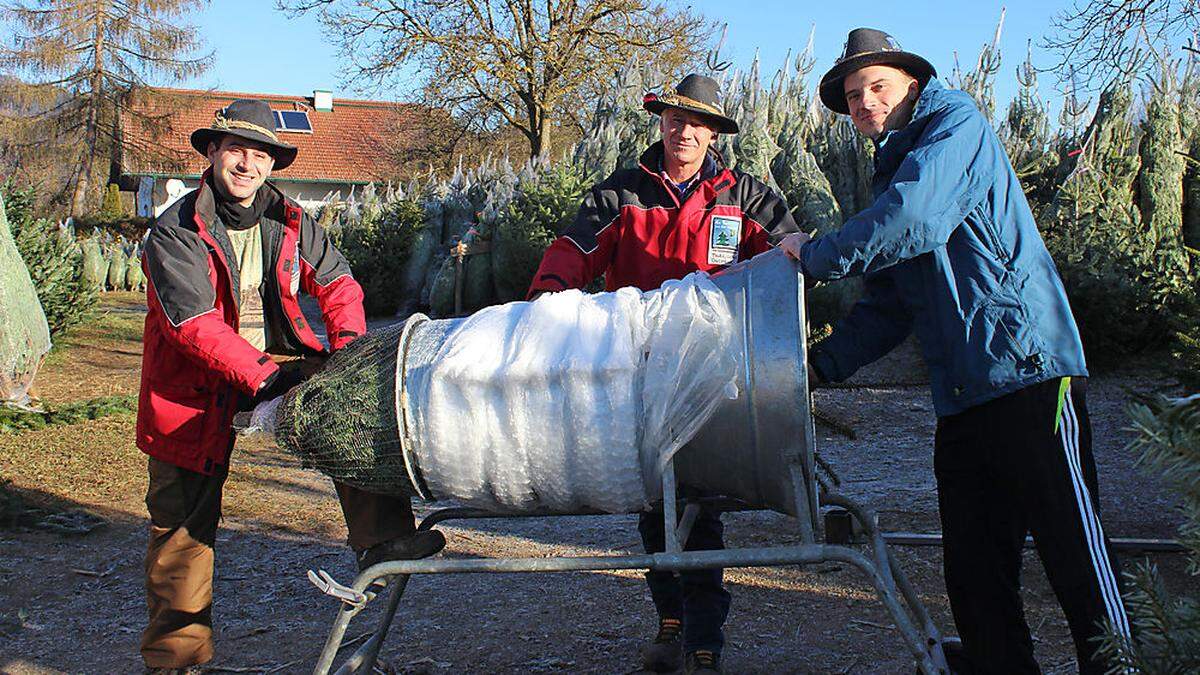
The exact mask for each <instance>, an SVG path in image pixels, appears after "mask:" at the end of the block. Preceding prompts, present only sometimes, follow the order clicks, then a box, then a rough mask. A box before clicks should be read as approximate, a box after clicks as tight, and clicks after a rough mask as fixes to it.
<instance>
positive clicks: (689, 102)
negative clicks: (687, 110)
mask: <svg viewBox="0 0 1200 675" xmlns="http://www.w3.org/2000/svg"><path fill="white" fill-rule="evenodd" d="M658 100H659V101H662V102H663V103H666V104H667V105H674V106H678V105H680V104H683V105H686V106H690V107H692V108H699V109H701V110H703V111H704V112H707V113H710V114H713V115H717V116H720V117H724V116H725V113H723V112H721V111H720V109H718V108H717V107H716V106H712V105H709V104H707V103H704V102H703V101H697V100H696V99H694V98H691V97H688V96H684V95H683V94H666V95H665V96H660V97H659V99H658Z"/></svg>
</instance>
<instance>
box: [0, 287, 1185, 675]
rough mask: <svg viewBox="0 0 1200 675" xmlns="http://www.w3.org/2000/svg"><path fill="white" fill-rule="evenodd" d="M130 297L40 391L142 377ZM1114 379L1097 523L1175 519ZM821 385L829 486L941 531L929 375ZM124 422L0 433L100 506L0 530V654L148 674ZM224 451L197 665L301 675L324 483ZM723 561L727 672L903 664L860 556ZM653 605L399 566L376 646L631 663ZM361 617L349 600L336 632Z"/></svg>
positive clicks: (888, 515) (574, 583)
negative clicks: (80, 532) (69, 531)
mask: <svg viewBox="0 0 1200 675" xmlns="http://www.w3.org/2000/svg"><path fill="white" fill-rule="evenodd" d="M139 302H143V300H141V298H140V297H138V296H132V297H129V296H119V297H115V298H114V297H109V298H107V299H106V302H105V306H106V308H108V309H109V310H110V311H109V312H108V314H107V315H106V317H105V318H104V319H103V320H102V321H100V322H96V323H95V324H94V325H92V326H90V327H89V328H88V329H87V330H86V331H81V332H80V333H78V334H77V336H76V337H75V338H72V340H71V342H72V345H71V347H70V348H69V349H66V350H64V351H62V352H60V353H57V354H56V355H55V356H54V357H53V358H52V359H51V361H50V363H49V364H48V366H47V367H46V369H45V371H44V372H43V374H42V376H41V377H40V378H39V383H40V389H41V394H42V396H43V397H45V398H46V399H47V400H51V401H65V400H72V399H76V398H85V397H91V396H98V395H107V394H127V393H134V392H136V390H137V386H138V366H139V364H140V359H139V356H138V355H139V354H140V344H138V337H139V336H140V315H139V313H138V310H137V307H138V303H139ZM902 365H903V364H901V365H900V366H896V365H895V364H893V365H892V366H888V365H887V364H884V365H883V366H882V368H883V369H882V370H877V371H875V372H874V374H872V373H866V374H864V375H865V376H866V377H868V378H870V377H874V378H876V379H877V380H878V381H895V380H896V378H895V377H891V376H890V375H889V374H888V371H887V368H889V367H892V368H901V367H902ZM1127 386H1132V387H1136V388H1138V389H1148V388H1155V387H1160V386H1162V383H1160V382H1156V381H1153V380H1145V379H1135V380H1132V381H1130V380H1128V379H1127V378H1125V377H1123V376H1120V375H1118V376H1109V377H1101V378H1095V379H1094V381H1093V386H1092V390H1091V392H1090V393H1089V396H1090V401H1091V408H1092V411H1093V416H1094V424H1095V429H1096V437H1097V443H1096V455H1097V457H1098V462H1099V466H1100V480H1101V485H1102V497H1101V506H1102V510H1103V512H1104V517H1105V519H1106V521H1105V522H1106V526H1107V527H1108V529H1109V531H1110V532H1111V533H1112V534H1113V535H1115V536H1127V535H1128V536H1132V535H1137V536H1170V535H1171V534H1172V532H1173V528H1174V526H1175V524H1176V522H1177V521H1176V519H1175V516H1174V515H1173V512H1172V510H1171V509H1170V505H1171V504H1172V500H1171V499H1170V497H1169V496H1167V495H1164V494H1163V493H1162V490H1161V489H1160V487H1159V486H1158V485H1157V484H1156V483H1155V482H1154V481H1150V480H1148V479H1146V478H1144V477H1143V476H1141V474H1139V473H1137V472H1136V471H1134V470H1133V469H1132V468H1131V466H1132V459H1133V458H1132V457H1130V456H1128V455H1127V453H1125V452H1124V451H1123V450H1122V447H1123V445H1124V442H1125V432H1123V431H1122V430H1121V429H1122V427H1124V425H1125V418H1124V413H1123V400H1124V392H1123V388H1124V387H1127ZM817 400H818V404H819V405H820V406H821V407H822V408H824V409H826V410H829V411H830V412H832V413H834V414H835V415H837V416H838V417H839V418H840V419H843V420H846V421H849V422H850V423H852V424H853V426H854V427H855V428H856V431H857V432H858V434H859V438H858V439H857V440H854V441H850V440H847V439H845V438H841V437H838V436H836V435H835V434H833V433H832V432H830V431H829V430H827V429H820V430H819V437H820V440H821V446H820V447H821V452H822V454H823V455H824V456H825V457H826V458H827V459H828V460H829V461H830V463H831V464H832V465H833V467H834V469H835V470H836V471H837V473H838V474H839V475H840V476H841V478H842V480H843V489H844V490H845V491H846V492H848V493H849V494H851V495H852V496H854V497H856V498H859V499H861V500H862V501H863V502H864V503H868V504H870V505H871V506H873V507H875V508H876V509H878V510H879V511H880V514H881V522H882V524H883V525H884V527H885V528H886V529H889V530H905V531H932V530H936V528H937V519H936V500H935V496H934V493H933V484H932V470H931V451H930V447H931V437H932V430H933V413H932V410H931V406H930V404H929V400H928V394H927V393H926V391H925V390H924V389H923V388H919V387H894V386H893V387H887V386H881V387H877V388H867V389H838V390H822V391H819V392H818V393H817ZM132 436H133V421H132V419H130V418H109V419H104V420H97V421H94V422H88V423H85V424H79V425H75V426H71V427H59V428H52V429H45V430H40V431H36V432H26V433H23V434H20V435H5V436H0V478H4V479H7V480H8V481H11V485H12V487H13V488H14V489H16V490H17V491H18V493H19V494H20V495H21V497H22V498H23V499H24V500H25V501H27V502H29V503H32V504H35V505H37V504H43V505H49V506H52V507H53V508H54V509H71V508H74V509H86V510H87V511H89V512H91V513H94V514H97V515H99V516H102V517H103V518H104V519H105V520H106V521H107V525H105V526H104V527H102V528H100V529H97V530H95V531H93V532H91V533H90V534H87V535H84V536H65V535H62V534H59V533H54V532H48V531H44V530H41V529H37V528H36V527H20V528H16V529H13V528H8V529H0V673H119V672H120V673H128V672H139V671H140V668H141V665H140V660H139V658H138V656H137V643H138V637H139V632H140V630H141V627H142V623H143V620H144V619H143V617H144V611H145V609H144V607H145V605H144V597H143V593H142V586H141V564H142V552H143V547H144V545H145V530H146V526H147V523H146V517H145V506H144V504H142V496H143V494H144V490H145V458H144V456H142V455H141V453H139V452H138V451H137V450H136V449H135V448H134V447H133V444H132V440H131V439H132ZM235 455H236V459H235V461H234V465H233V469H232V472H231V477H230V481H229V484H228V487H227V489H226V495H225V496H226V499H225V518H224V522H223V525H222V530H221V532H220V534H219V536H218V550H217V559H218V562H217V578H216V604H215V617H216V624H217V641H218V656H217V659H216V660H215V661H214V662H213V663H212V664H210V666H211V671H212V672H283V673H293V672H295V673H302V672H308V671H310V670H311V666H312V663H313V661H314V660H315V657H316V654H317V653H318V652H319V651H320V648H321V644H322V643H323V641H324V638H325V635H326V633H327V631H328V629H329V625H330V623H331V621H332V618H333V615H334V613H335V611H336V609H337V607H336V603H335V602H334V601H333V600H331V599H329V598H326V597H323V596H321V595H319V594H318V593H317V591H316V590H315V589H314V588H313V587H312V586H311V585H309V583H308V581H307V580H306V579H305V571H306V570H307V569H310V568H316V567H321V568H324V569H327V570H329V571H330V572H331V573H333V574H334V576H335V577H336V578H338V579H340V580H342V581H349V580H350V579H351V576H352V562H351V558H350V555H349V552H348V551H347V549H345V548H344V547H343V546H342V545H341V539H342V537H343V536H344V534H345V530H344V526H343V524H342V522H341V516H340V513H339V511H338V506H337V503H336V500H335V499H334V497H333V491H332V489H331V486H330V484H329V482H328V481H327V480H326V479H324V478H323V477H322V476H320V475H318V474H315V473H311V472H308V471H304V470H301V469H300V468H298V467H297V466H296V465H295V463H294V462H293V461H292V460H291V459H290V458H288V457H287V456H285V455H283V454H282V453H280V452H279V451H278V450H277V449H276V448H274V447H272V446H269V445H265V444H262V443H257V444H255V443H246V442H243V443H240V444H239V446H238V448H237V451H236V453H235ZM425 511H427V509H425ZM725 522H726V532H727V534H728V540H729V544H730V545H731V546H759V545H768V544H782V543H787V542H792V541H796V540H797V539H798V537H797V536H796V534H795V532H794V526H793V525H792V524H791V521H789V520H788V519H786V518H784V517H782V516H778V515H775V514H770V513H738V514H727V515H726V516H725ZM444 529H445V531H446V533H447V538H448V539H449V542H450V543H449V546H448V548H447V553H446V554H445V555H449V556H489V557H500V556H532V557H542V556H549V555H583V554H603V553H611V552H621V551H639V550H640V544H639V540H638V537H637V531H636V519H635V518H634V517H633V516H603V517H573V518H556V519H526V520H509V521H473V522H454V523H452V524H449V525H447V526H445V527H444ZM896 555H897V556H898V558H899V559H900V561H901V564H902V566H903V568H904V569H905V570H906V571H907V572H908V574H909V576H910V577H911V579H912V580H913V582H914V584H915V585H916V587H917V588H918V589H919V591H920V592H921V594H922V596H923V597H924V599H925V602H926V603H927V605H928V607H929V608H930V610H931V611H932V612H933V614H934V617H935V619H936V620H937V622H938V623H939V625H941V626H942V627H944V628H949V626H950V617H949V611H948V608H947V606H946V600H945V595H944V590H943V587H942V582H941V574H940V566H941V558H940V550H939V549H937V548H898V549H896ZM1130 562H1131V561H1130V560H1128V559H1127V560H1126V564H1127V565H1128V564H1129V563H1130ZM1157 562H1159V564H1160V565H1161V566H1162V567H1163V568H1164V571H1165V572H1166V575H1167V582H1168V584H1169V585H1171V586H1173V587H1175V588H1181V587H1183V586H1182V585H1183V584H1184V583H1186V577H1185V575H1184V574H1183V572H1182V569H1181V568H1182V562H1183V561H1182V559H1181V558H1180V557H1179V556H1159V557H1157ZM1026 564H1027V567H1026V570H1025V572H1026V577H1025V578H1026V581H1027V590H1026V594H1025V601H1026V606H1027V611H1028V618H1029V624H1030V626H1031V628H1032V629H1033V631H1034V634H1035V640H1036V643H1035V644H1036V649H1037V653H1038V657H1039V659H1040V660H1041V663H1042V665H1043V667H1044V668H1045V669H1046V670H1047V671H1048V672H1052V673H1053V672H1073V661H1072V653H1073V651H1072V649H1071V646H1070V640H1069V636H1068V633H1067V629H1066V624H1065V622H1064V620H1063V619H1062V617H1061V614H1060V613H1059V611H1058V608H1057V604H1056V603H1055V601H1054V599H1053V595H1052V593H1051V592H1050V591H1049V588H1048V586H1047V584H1046V581H1045V578H1044V576H1043V575H1042V573H1041V571H1040V565H1039V564H1038V562H1037V559H1036V557H1035V556H1033V555H1032V554H1027V559H1026ZM726 578H727V580H728V581H729V586H730V589H731V591H732V593H733V597H734V604H733V610H732V614H731V616H730V620H729V623H728V626H727V629H728V631H727V632H728V645H727V648H726V669H727V672H731V673H896V672H911V671H912V665H911V662H910V660H909V658H908V657H907V656H906V654H905V650H904V647H903V645H902V644H901V642H900V640H899V639H898V638H897V636H896V634H895V631H894V630H891V629H889V625H890V623H891V622H890V619H889V618H888V616H887V614H886V613H885V612H884V611H883V609H882V608H881V607H880V605H879V603H878V602H877V601H876V600H875V598H874V596H873V594H872V593H871V592H870V589H869V587H868V585H867V584H866V583H865V579H863V578H862V577H861V576H859V575H858V574H857V573H855V572H853V571H852V570H850V569H848V568H845V567H843V566H840V565H835V564H823V565H817V566H813V567H808V568H803V569H792V568H788V569H783V568H773V569H757V570H731V571H729V572H727V575H726ZM376 604H379V603H376ZM377 609H378V608H377V607H376V608H375V610H376V611H377ZM367 614H368V615H371V616H373V615H374V614H375V611H372V610H368V612H367ZM653 624H654V616H653V610H652V608H651V606H650V603H649V600H648V598H647V596H646V591H645V586H644V583H643V582H642V580H641V578H640V574H638V573H632V572H631V573H576V574H560V575H473V576H444V577H426V578H418V579H414V580H413V582H412V583H411V584H410V590H409V592H408V593H407V594H406V596H405V604H404V607H403V609H402V610H401V618H400V621H399V625H398V626H397V627H396V629H395V630H393V632H392V634H391V636H390V638H389V640H388V642H387V643H386V646H385V649H384V654H385V657H386V658H387V659H388V660H389V662H390V664H391V665H392V666H393V667H394V668H395V669H396V670H397V671H398V672H428V673H460V672H472V673H476V672H479V673H483V672H489V673H490V672H505V673H538V672H571V673H577V672H578V673H628V672H631V671H633V670H634V667H635V664H636V654H637V650H638V647H639V646H640V644H641V643H642V640H643V639H645V638H646V637H647V636H648V635H650V634H651V633H652V631H653ZM369 625H370V624H369V622H368V621H365V620H363V619H361V618H360V619H359V620H356V621H355V622H354V623H352V624H351V627H350V631H349V635H350V636H351V637H354V636H358V635H360V634H361V633H363V632H364V631H366V630H367V628H368V627H369Z"/></svg>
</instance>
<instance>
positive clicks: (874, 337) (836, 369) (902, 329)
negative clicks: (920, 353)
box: [808, 272, 912, 382]
mask: <svg viewBox="0 0 1200 675" xmlns="http://www.w3.org/2000/svg"><path fill="white" fill-rule="evenodd" d="M863 281H864V284H865V286H864V289H863V296H862V298H861V299H860V300H859V301H858V302H857V303H855V305H854V307H853V308H852V309H851V310H850V313H849V314H847V315H846V317H845V318H843V319H842V320H841V321H839V322H838V323H837V325H836V326H834V328H833V333H832V334H831V335H830V336H829V337H827V338H825V339H824V340H822V341H821V342H820V343H818V344H817V345H816V346H814V347H813V348H812V349H811V350H810V351H809V354H808V360H809V364H810V365H812V367H813V369H814V370H816V371H817V375H818V376H819V377H820V378H821V379H822V380H824V381H826V382H841V381H843V380H845V379H847V378H849V377H850V376H851V375H853V374H854V373H855V372H856V371H857V370H858V369H859V368H861V367H863V366H865V365H867V364H868V363H872V362H874V361H876V360H878V359H879V358H881V357H882V356H883V355H885V354H887V353H888V352H890V351H891V350H893V349H895V348H896V345H898V344H900V343H901V342H903V341H904V338H906V337H908V334H909V333H910V332H912V316H911V315H910V314H909V313H908V310H907V309H906V308H905V307H904V305H903V303H902V302H901V301H900V298H899V295H898V294H897V292H896V287H895V284H894V283H893V281H892V279H891V275H890V274H888V273H886V272H885V273H875V274H868V275H867V276H866V277H865V278H864V279H863Z"/></svg>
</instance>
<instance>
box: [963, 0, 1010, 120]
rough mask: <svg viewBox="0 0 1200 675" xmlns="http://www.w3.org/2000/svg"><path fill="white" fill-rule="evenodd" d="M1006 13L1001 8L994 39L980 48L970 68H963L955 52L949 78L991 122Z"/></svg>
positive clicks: (994, 111) (994, 108)
mask: <svg viewBox="0 0 1200 675" xmlns="http://www.w3.org/2000/svg"><path fill="white" fill-rule="evenodd" d="M1004 14H1005V10H1003V9H1001V10H1000V20H999V21H997V22H996V33H995V35H994V36H993V37H992V41H991V42H990V43H988V44H985V45H983V47H982V48H981V49H980V50H979V58H978V59H977V60H976V61H975V64H974V66H973V67H972V68H971V69H970V70H967V71H964V70H962V68H961V67H960V66H959V63H958V54H957V53H955V55H954V70H953V71H952V72H951V74H950V80H949V84H950V86H952V87H954V88H956V89H961V90H963V91H965V92H967V93H968V94H970V95H971V98H973V99H975V105H977V106H979V110H980V111H981V112H982V113H983V116H984V117H986V118H987V119H988V121H989V122H991V121H992V120H993V119H995V115H996V96H995V82H996V73H997V72H999V71H1000V33H1001V32H1003V30H1004Z"/></svg>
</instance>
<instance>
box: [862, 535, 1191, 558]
mask: <svg viewBox="0 0 1200 675" xmlns="http://www.w3.org/2000/svg"><path fill="white" fill-rule="evenodd" d="M883 538H884V539H886V540H887V542H888V543H889V544H893V545H896V546H941V545H942V534H941V533H940V532H885V533H884V535H883ZM1108 543H1109V545H1111V546H1112V547H1113V548H1115V549H1117V550H1118V551H1146V552H1149V553H1185V552H1187V548H1185V547H1184V545H1183V544H1181V543H1179V541H1178V540H1176V539H1147V538H1140V537H1111V538H1109V540H1108ZM1036 547H1037V545H1036V544H1035V543H1034V541H1033V537H1029V536H1027V537H1025V548H1036Z"/></svg>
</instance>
